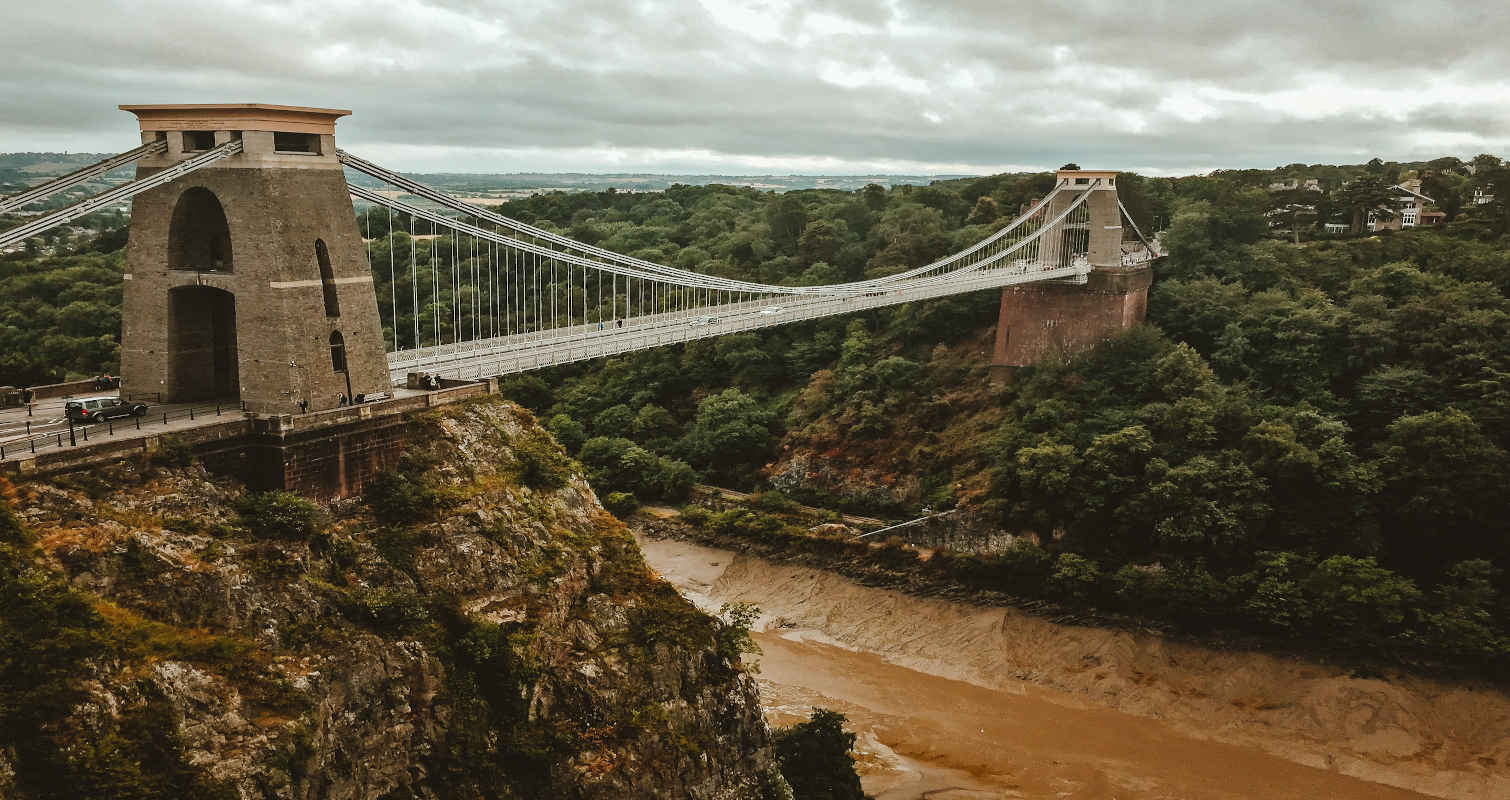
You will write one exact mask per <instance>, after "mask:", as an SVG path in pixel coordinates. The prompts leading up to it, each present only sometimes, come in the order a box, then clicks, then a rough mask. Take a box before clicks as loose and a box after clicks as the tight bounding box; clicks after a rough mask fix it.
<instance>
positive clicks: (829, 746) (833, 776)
mask: <svg viewBox="0 0 1510 800" xmlns="http://www.w3.org/2000/svg"><path fill="white" fill-rule="evenodd" d="M844 723H845V719H844V715H843V714H840V713H838V712H837V711H829V710H828V709H824V708H814V709H813V714H812V716H811V717H809V718H808V721H807V722H799V723H797V724H796V725H792V726H791V727H787V728H782V729H780V730H777V731H776V733H775V735H774V736H773V737H772V739H773V741H772V744H773V745H774V749H775V751H776V759H777V760H778V761H779V762H780V763H781V774H782V775H783V776H784V777H785V778H786V781H787V783H788V784H790V785H791V787H792V797H793V798H795V800H864V799H865V792H864V791H863V790H861V788H860V776H859V775H858V774H856V773H855V759H854V757H853V756H851V755H850V751H851V750H853V749H854V747H855V735H854V734H853V733H849V732H847V731H845V730H844Z"/></svg>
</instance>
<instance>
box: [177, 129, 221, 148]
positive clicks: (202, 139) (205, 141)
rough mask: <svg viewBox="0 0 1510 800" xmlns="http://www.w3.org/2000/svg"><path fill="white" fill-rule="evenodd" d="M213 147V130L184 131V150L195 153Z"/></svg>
mask: <svg viewBox="0 0 1510 800" xmlns="http://www.w3.org/2000/svg"><path fill="white" fill-rule="evenodd" d="M214 148H215V132H214V131H184V152H185V153H197V152H200V151H203V150H213V149H214Z"/></svg>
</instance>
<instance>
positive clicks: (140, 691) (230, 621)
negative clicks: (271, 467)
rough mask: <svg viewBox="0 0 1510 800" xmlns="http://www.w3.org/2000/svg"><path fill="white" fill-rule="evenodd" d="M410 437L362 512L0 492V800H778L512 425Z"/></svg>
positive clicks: (698, 632)
mask: <svg viewBox="0 0 1510 800" xmlns="http://www.w3.org/2000/svg"><path fill="white" fill-rule="evenodd" d="M419 424H420V427H421V429H422V431H423V435H422V436H419V437H416V439H415V442H416V444H414V445H412V446H411V447H410V448H409V450H408V451H407V452H406V454H405V456H404V459H403V461H402V463H401V464H400V466H399V468H398V469H396V470H394V471H392V472H390V473H386V474H384V475H383V476H382V478H381V480H379V481H378V482H377V483H376V484H375V485H374V486H373V487H371V488H370V489H369V491H368V493H367V495H366V498H365V499H364V500H344V501H334V502H331V503H329V504H326V505H321V506H315V505H314V504H311V503H309V502H308V501H305V500H302V499H300V498H297V497H294V496H291V495H281V494H272V495H249V494H248V493H246V492H245V491H244V489H243V488H242V487H241V486H240V485H239V484H238V483H236V482H235V481H231V480H226V479H220V478H212V477H210V476H209V475H208V474H206V473H205V472H204V471H203V470H202V469H201V468H199V467H198V466H195V465H192V464H180V465H174V464H165V463H162V461H164V460H166V459H171V458H172V456H171V455H168V454H164V455H162V456H159V459H158V463H150V462H141V463H122V464H120V465H117V466H115V467H111V468H108V469H104V470H99V471H95V472H91V473H76V474H72V475H67V476H63V477H61V478H55V479H52V480H50V481H35V482H31V483H25V484H19V485H15V486H4V487H0V488H3V490H4V494H5V502H4V505H8V506H9V507H10V509H13V510H14V513H12V512H11V511H7V510H5V509H4V508H3V507H0V797H3V798H11V797H15V798H52V797H75V798H76V797H150V796H174V797H186V798H289V799H290V800H295V799H302V798H332V799H335V798H339V799H342V800H347V799H349V800H364V799H367V798H371V799H373V800H376V798H534V797H561V798H594V799H596V798H603V799H605V800H607V799H610V798H642V797H658V798H661V797H664V798H682V797H685V798H698V799H699V800H701V799H703V798H710V799H711V798H747V797H753V798H758V797H765V796H773V797H774V796H781V794H782V792H783V790H784V789H785V784H784V782H783V781H782V780H781V779H780V777H779V773H778V772H777V771H776V769H775V767H774V762H773V761H772V758H771V755H770V750H769V741H768V737H769V734H768V731H767V729H766V726H765V724H764V723H763V721H762V720H761V716H760V708H759V704H758V697H757V692H756V687H755V683H754V681H753V680H752V679H751V678H750V676H749V675H748V674H747V673H746V672H745V671H744V669H743V668H742V666H741V665H740V663H739V661H738V657H739V653H738V649H737V647H734V648H731V647H730V646H729V644H728V643H729V642H730V641H731V640H732V638H733V637H730V636H728V635H726V634H728V630H727V629H726V628H725V627H724V626H723V625H722V623H720V622H718V621H717V620H714V619H712V618H709V617H707V616H705V615H703V614H702V613H700V612H698V611H697V610H696V609H695V608H693V607H692V606H691V605H690V604H689V603H687V602H686V601H685V600H683V599H682V598H681V597H680V596H678V595H677V594H676V592H675V590H674V589H672V588H671V587H670V586H669V585H668V584H666V583H665V582H663V581H661V580H660V579H659V578H657V577H655V576H654V575H653V574H652V573H651V572H650V571H649V570H648V568H647V567H646V566H645V564H644V562H643V560H642V559H641V557H640V554H639V551H638V549H637V548H636V547H635V544H634V542H633V540H632V539H631V538H630V536H629V534H628V533H627V532H626V531H625V529H624V527H623V525H622V524H620V523H619V522H618V521H617V520H615V519H614V518H613V517H611V516H610V515H608V514H607V513H606V512H604V511H603V509H602V508H601V507H600V506H599V504H598V502H597V499H596V497H595V496H594V494H593V492H592V490H591V488H590V487H588V485H587V483H586V482H585V481H584V480H583V479H582V477H581V476H580V475H579V474H577V473H576V472H575V465H574V464H573V463H572V462H571V461H569V460H568V459H566V458H565V457H564V456H563V455H561V453H560V451H559V449H558V448H557V447H556V445H555V444H554V443H553V442H552V441H551V440H550V439H549V437H548V436H546V434H544V432H543V431H541V430H540V429H539V428H538V427H537V426H536V425H535V422H534V420H533V418H532V417H530V415H529V414H528V413H527V412H524V411H522V410H520V409H519V408H518V407H516V406H512V405H510V404H507V403H500V402H492V401H483V402H476V403H469V404H465V405H462V406H459V407H454V408H451V409H447V410H445V411H444V412H436V413H433V414H431V415H429V416H426V417H423V418H421V419H420V421H419Z"/></svg>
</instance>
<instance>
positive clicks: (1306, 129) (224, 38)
mask: <svg viewBox="0 0 1510 800" xmlns="http://www.w3.org/2000/svg"><path fill="white" fill-rule="evenodd" d="M1492 6H1493V4H1477V5H1475V6H1474V7H1468V8H1464V7H1459V4H1453V3H1447V2H1430V1H1424V2H1423V1H1416V2H1410V3H1404V2H1400V3H1395V4H1389V3H1380V2H1378V0H1375V1H1374V2H1370V3H1364V2H1341V3H1336V2H1334V3H1318V2H1315V1H1314V0H1310V1H1309V2H1299V0H1274V2H1270V3H1264V4H1258V3H1233V2H1224V3H1217V2H1204V3H1200V4H1192V3H1189V2H1149V3H1141V4H1133V3H1126V2H1115V1H1114V0H1078V2H1076V3H1073V4H1060V3H1052V2H1044V1H1042V0H1040V1H1039V2H1028V3H1003V2H1001V0H888V1H883V2H866V1H865V0H809V1H808V2H798V1H797V0H770V1H769V2H763V1H757V2H753V3H751V2H739V0H706V3H705V4H700V3H696V2H670V1H669V0H668V1H666V2H655V1H653V0H640V1H639V2H595V1H594V0H562V2H554V3H552V2H546V1H545V0H541V2H536V3H530V4H521V3H517V2H503V1H502V0H498V1H492V0H485V1H479V2H466V1H465V0H428V2H421V1H416V0H368V2H364V3H362V4H360V5H358V4H355V3H344V4H343V3H322V4H305V3H295V2H291V0H284V1H282V2H280V0H265V1H264V2H260V3H250V2H241V1H239V0H219V2H215V1H214V0H206V1H205V2H202V3H198V4H195V6H194V11H193V13H184V11H183V8H184V7H183V6H182V5H181V4H175V3H169V2H166V0H142V2H138V3H134V4H132V9H133V10H132V11H131V12H130V13H126V12H123V11H122V10H120V8H119V4H117V3H112V2H108V1H107V0H95V1H94V2H90V1H88V0H61V1H60V2H54V3H49V4H45V5H43V4H37V5H32V6H30V7H28V8H25V9H16V10H14V11H7V12H6V19H7V29H8V30H7V32H8V33H10V34H11V36H8V37H7V39H8V40H9V41H14V42H16V44H15V45H14V46H12V47H11V48H10V50H9V52H8V56H9V57H10V62H9V65H8V69H7V71H6V72H5V74H4V75H0V92H3V96H4V97H6V98H7V102H6V103H5V104H3V105H0V150H25V149H30V150H36V149H48V148H49V147H50V145H49V143H50V142H56V141H59V140H66V141H69V142H87V143H89V146H90V147H92V148H93V149H98V150H119V149H124V148H125V147H126V146H128V145H129V144H130V142H131V140H132V138H133V134H132V124H131V120H130V118H129V117H127V116H126V115H124V114H122V113H121V112H119V111H116V110H115V109H114V107H115V104H117V103H122V102H214V101H259V102H278V103H294V104H308V105H331V106H339V107H346V108H352V109H353V110H354V111H355V112H356V113H355V115H354V116H353V117H352V118H351V119H349V120H345V121H343V122H342V123H341V127H340V136H341V140H342V144H343V146H346V147H349V148H351V149H353V150H357V151H362V152H368V151H371V152H374V153H384V152H391V153H401V154H403V157H405V158H408V159H410V160H412V161H413V162H414V164H415V165H416V166H417V167H418V166H422V167H423V168H426V169H434V168H437V167H439V166H444V167H445V168H447V169H451V170H454V171H466V170H476V171H481V170H495V169H520V170H528V169H532V168H534V167H533V166H532V164H530V163H526V162H522V161H520V159H522V158H526V157H527V155H521V154H529V153H534V154H537V156H538V155H539V154H547V155H545V156H542V157H543V158H545V160H547V161H549V162H550V163H552V164H554V165H556V167H557V168H575V169H583V170H594V169H612V170H615V171H617V170H620V169H634V168H635V167H636V163H635V159H640V160H643V161H646V162H647V163H648V162H651V161H653V162H654V163H656V164H657V165H660V168H666V167H665V166H664V165H665V164H676V163H681V162H683V161H687V160H688V159H690V158H691V157H690V156H685V155H682V154H686V153H701V152H708V153H711V154H712V156H711V159H712V160H713V161H714V162H717V163H726V164H729V165H731V168H730V170H729V171H742V170H739V169H737V167H736V166H735V165H740V164H745V163H748V162H750V161H751V160H763V161H762V163H781V162H782V160H783V159H787V160H789V161H790V162H791V163H793V164H806V163H813V161H814V160H815V159H833V160H836V161H837V162H838V163H840V164H844V165H851V166H852V167H853V168H854V169H856V170H857V171H858V170H861V169H864V168H865V165H868V164H879V163H893V162H908V163H915V164H918V165H919V166H920V168H924V169H926V168H929V165H937V166H939V167H940V168H947V169H949V170H953V169H955V168H958V167H960V166H961V165H963V166H965V167H967V168H971V169H974V170H977V171H987V170H990V169H993V168H996V167H999V166H1002V165H1036V166H1040V167H1051V166H1055V165H1057V164H1058V163H1063V162H1064V161H1066V160H1076V161H1080V162H1082V163H1094V164H1096V165H1100V166H1108V167H1129V166H1137V167H1144V168H1150V169H1158V170H1164V171H1181V170H1186V169H1192V168H1197V167H1209V166H1217V165H1220V166H1233V167H1239V166H1271V165H1274V164H1284V163H1290V162H1293V161H1304V162H1310V161H1322V160H1355V159H1358V158H1366V157H1367V156H1368V155H1372V154H1379V155H1382V156H1384V157H1386V158H1410V157H1430V156H1435V155H1439V154H1442V152H1443V151H1442V150H1441V149H1440V148H1441V145H1437V144H1433V142H1447V143H1457V144H1455V145H1454V146H1465V147H1468V148H1469V149H1475V150H1480V149H1490V150H1496V149H1497V150H1500V151H1503V150H1504V149H1506V145H1507V144H1510V134H1507V130H1510V128H1507V125H1506V122H1507V115H1506V113H1505V112H1504V111H1502V109H1503V108H1505V107H1506V101H1510V88H1507V85H1506V83H1505V82H1504V80H1503V79H1502V78H1501V77H1500V76H1502V75H1505V74H1507V71H1510V55H1507V53H1506V50H1505V48H1502V47H1500V46H1499V43H1500V41H1502V40H1503V38H1504V34H1505V33H1506V32H1507V27H1510V26H1507V24H1506V22H1505V20H1504V19H1502V17H1503V14H1502V12H1501V10H1499V9H1496V8H1493V7H1492ZM738 7H744V8H755V9H756V11H754V12H753V13H752V14H745V13H743V12H741V11H739V10H738ZM731 9H733V10H731ZM1328 85H1340V86H1345V87H1349V89H1348V90H1347V91H1358V92H1367V93H1368V94H1367V95H1366V96H1367V97H1368V98H1370V102H1375V101H1377V105H1376V106H1373V107H1369V106H1367V105H1366V104H1360V103H1356V102H1347V100H1348V98H1347V97H1346V96H1341V97H1339V96H1337V95H1335V94H1322V93H1323V92H1326V91H1332V90H1330V89H1328V88H1327V87H1328ZM1279 92H1291V93H1293V94H1292V95H1286V96H1283V97H1281V96H1278V95H1277V93H1279ZM1460 95H1461V96H1460ZM1434 98H1435V99H1434ZM1444 98H1446V99H1444ZM1334 101H1335V102H1337V103H1339V105H1338V107H1336V108H1331V107H1329V104H1331V103H1333V102H1334ZM1167 103H1174V104H1175V106H1176V110H1179V109H1181V108H1183V109H1184V111H1181V113H1171V112H1170V111H1165V110H1161V108H1163V105H1162V104H1167ZM1297 103H1298V104H1300V105H1306V106H1309V108H1307V109H1301V108H1295V107H1290V106H1291V105H1292V104H1297ZM1181 104H1183V105H1181ZM1318 107H1319V109H1318ZM1302 111H1304V113H1302ZM1182 114H1184V116H1182ZM1423 137H1424V138H1423ZM1432 137H1435V138H1432ZM1463 142H1470V144H1466V145H1464V144H1462V143H1463ZM1433 148H1437V149H1433ZM1454 154H1459V155H1463V154H1465V153H1454ZM446 159H453V160H454V163H451V162H450V161H446V162H445V163H444V164H442V163H441V162H442V161H445V160H446ZM573 159H576V161H573ZM625 159H628V161H625ZM698 159H699V163H698V165H697V168H698V169H705V168H706V167H707V163H706V162H707V160H708V159H707V158H703V157H701V156H699V157H698ZM393 166H396V167H399V168H405V167H406V166H409V165H406V164H404V163H396V164H393ZM772 171H784V170H780V169H779V168H774V167H773V168H772Z"/></svg>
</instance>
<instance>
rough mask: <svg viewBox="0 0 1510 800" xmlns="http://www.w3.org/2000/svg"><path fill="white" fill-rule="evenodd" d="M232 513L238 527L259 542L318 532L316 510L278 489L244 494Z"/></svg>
mask: <svg viewBox="0 0 1510 800" xmlns="http://www.w3.org/2000/svg"><path fill="white" fill-rule="evenodd" d="M236 510H237V512H238V513H239V514H240V515H241V524H242V526H243V527H245V528H246V529H247V530H249V531H251V533H252V535H253V536H255V537H257V538H259V539H280V540H298V539H308V538H309V537H311V536H313V535H314V534H315V533H316V531H318V530H319V524H318V523H319V519H320V507H319V506H317V505H315V504H314V503H312V502H310V501H309V500H306V499H304V498H303V497H300V496H299V495H297V494H294V493H293V492H285V491H283V490H281V489H278V490H274V491H271V492H258V493H255V494H248V495H245V496H243V497H242V498H241V500H240V501H238V502H237V504H236Z"/></svg>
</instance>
